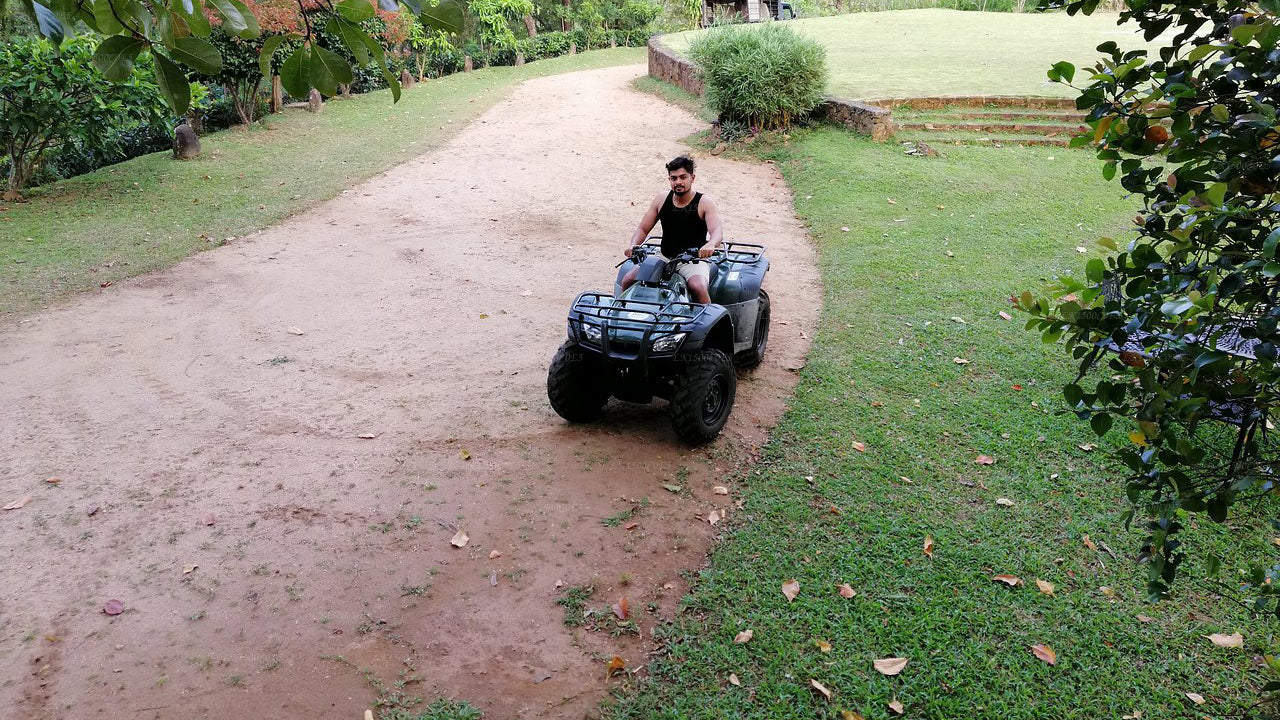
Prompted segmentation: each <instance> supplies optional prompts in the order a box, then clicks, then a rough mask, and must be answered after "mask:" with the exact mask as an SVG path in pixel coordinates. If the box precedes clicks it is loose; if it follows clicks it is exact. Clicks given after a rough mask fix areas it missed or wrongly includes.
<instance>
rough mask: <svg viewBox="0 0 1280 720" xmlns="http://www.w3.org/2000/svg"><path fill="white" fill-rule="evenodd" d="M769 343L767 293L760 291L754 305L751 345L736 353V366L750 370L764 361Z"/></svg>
mask: <svg viewBox="0 0 1280 720" xmlns="http://www.w3.org/2000/svg"><path fill="white" fill-rule="evenodd" d="M768 344H769V293H767V292H765V291H763V290H761V291H760V304H759V305H757V306H756V327H755V333H754V334H753V335H752V336H751V347H749V348H747V349H746V350H743V351H742V352H740V353H738V361H737V362H738V367H740V368H744V369H747V370H750V369H752V368H755V367H759V365H760V363H761V362H763V361H764V349H765V346H766V345H768Z"/></svg>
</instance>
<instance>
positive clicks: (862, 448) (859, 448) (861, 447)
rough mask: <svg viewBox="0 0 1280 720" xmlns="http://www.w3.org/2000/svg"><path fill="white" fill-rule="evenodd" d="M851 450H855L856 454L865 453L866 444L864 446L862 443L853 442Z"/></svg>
mask: <svg viewBox="0 0 1280 720" xmlns="http://www.w3.org/2000/svg"><path fill="white" fill-rule="evenodd" d="M853 449H854V450H857V451H858V452H866V451H867V444H866V443H864V442H857V441H855V442H854V443H853Z"/></svg>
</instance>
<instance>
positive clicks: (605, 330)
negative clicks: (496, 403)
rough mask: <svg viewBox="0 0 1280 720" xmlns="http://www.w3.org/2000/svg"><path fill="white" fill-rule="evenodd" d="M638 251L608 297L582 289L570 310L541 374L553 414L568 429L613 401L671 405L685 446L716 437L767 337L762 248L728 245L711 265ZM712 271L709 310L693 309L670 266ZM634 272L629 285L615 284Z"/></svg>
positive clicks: (690, 255)
mask: <svg viewBox="0 0 1280 720" xmlns="http://www.w3.org/2000/svg"><path fill="white" fill-rule="evenodd" d="M655 239H657V238H649V240H650V242H645V243H644V244H642V245H638V246H636V247H635V248H634V249H633V250H632V253H631V258H630V260H623V261H622V262H621V263H619V270H618V275H617V279H616V280H615V281H614V293H613V294H608V293H602V292H584V293H582V294H581V295H579V296H578V297H577V299H576V300H574V301H573V306H572V307H571V308H570V309H569V339H568V340H566V341H565V343H564V345H562V346H561V347H560V350H559V352H557V353H556V356H555V359H553V360H552V361H551V368H550V370H549V371H548V373H547V396H548V397H549V398H550V400H551V407H552V408H554V409H555V411H556V412H557V413H559V414H560V416H561V417H563V418H564V419H566V420H569V421H570V422H588V421H591V420H594V419H596V418H598V417H599V416H600V414H601V412H602V411H603V409H604V405H605V403H606V402H607V401H608V400H609V397H610V396H613V397H616V398H618V399H619V400H626V401H628V402H636V403H647V402H649V401H651V400H652V399H653V398H654V397H655V396H656V397H660V398H663V399H666V400H668V401H669V402H670V403H671V424H672V426H673V427H674V428H675V431H676V435H678V436H679V437H680V438H681V439H683V440H685V441H686V442H689V443H691V444H698V443H704V442H707V441H708V440H711V439H713V438H715V437H716V436H717V435H718V434H720V430H721V428H723V427H724V424H725V422H727V421H728V419H729V412H730V411H731V410H732V409H733V400H734V395H735V394H736V392H737V387H738V376H737V372H736V368H753V367H755V366H757V365H759V364H760V361H761V360H762V359H763V358H764V351H765V345H766V343H767V342H768V340H769V295H768V293H766V292H765V291H764V290H762V289H761V288H760V284H761V283H762V282H763V281H764V275H765V273H766V272H768V270H769V260H768V259H767V258H766V257H765V253H764V246H763V245H752V244H749V243H725V244H724V246H723V247H722V248H720V249H717V250H716V252H715V254H714V255H712V256H711V257H710V258H706V259H699V258H698V257H697V254H696V251H690V252H686V253H682V254H681V255H679V256H677V257H675V258H672V259H671V260H670V261H664V260H663V259H662V257H661V256H660V255H659V245H657V244H654V243H653V242H651V241H652V240H655ZM684 262H706V263H709V264H710V265H711V279H710V283H709V285H708V291H709V294H710V296H711V303H710V304H707V305H703V304H700V303H694V302H690V299H689V289H688V287H687V286H686V285H685V281H684V278H683V277H682V276H681V275H680V274H679V273H678V272H676V267H677V266H678V265H679V264H680V263H684ZM629 263H630V264H634V265H636V266H639V270H638V271H637V274H636V282H635V284H634V285H632V286H631V287H629V288H627V290H626V291H625V292H624V291H622V278H623V276H624V275H625V274H626V273H627V271H628V270H630V267H624V266H626V265H628V264H629Z"/></svg>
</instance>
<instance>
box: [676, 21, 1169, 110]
mask: <svg viewBox="0 0 1280 720" xmlns="http://www.w3.org/2000/svg"><path fill="white" fill-rule="evenodd" d="M1116 19H1117V15H1115V14H1108V13H1098V14H1095V15H1092V16H1088V17H1085V16H1076V17H1068V16H1067V15H1066V14H1065V13H1047V14H1040V13H994V12H965V11H960V10H943V9H937V8H932V9H923V10H895V11H891V12H873V13H854V14H852V15H838V16H834V17H823V18H801V19H799V20H794V21H788V22H789V24H790V25H791V27H794V28H795V29H796V30H798V31H799V32H801V33H803V34H805V35H808V36H809V37H812V38H814V39H816V40H818V41H819V42H821V43H822V44H823V45H824V46H825V47H826V48H827V67H828V69H829V70H830V72H831V78H830V81H829V82H828V84H827V92H828V93H830V94H832V95H838V96H841V97H847V98H855V99H865V100H874V99H882V98H906V97H931V96H937V95H950V96H956V95H1031V96H1051V97H1074V95H1075V93H1073V92H1072V90H1071V89H1070V88H1068V87H1066V86H1063V85H1059V84H1057V83H1050V82H1048V80H1047V78H1046V77H1045V71H1047V70H1048V69H1049V67H1050V66H1051V65H1053V63H1055V62H1057V61H1059V60H1069V61H1071V62H1073V63H1075V64H1076V66H1077V67H1090V66H1092V65H1093V64H1094V63H1095V62H1096V61H1097V58H1098V53H1097V52H1096V50H1095V48H1096V47H1097V46H1098V45H1099V44H1101V43H1103V42H1106V41H1108V40H1114V41H1115V42H1116V43H1117V44H1119V45H1120V47H1122V48H1124V49H1126V50H1136V49H1141V48H1155V47H1158V46H1159V45H1158V42H1159V41H1158V40H1157V42H1156V43H1146V42H1143V40H1142V36H1141V34H1139V33H1137V32H1135V31H1133V30H1130V29H1127V28H1122V27H1119V26H1117V25H1116ZM699 32H705V31H690V32H684V33H676V34H672V35H666V36H664V37H663V39H662V42H664V43H665V44H666V45H667V46H668V47H670V48H671V49H673V50H675V51H677V52H681V53H683V52H685V51H687V49H688V47H689V43H690V41H691V39H692V38H693V37H694V36H695V34H696V33H699ZM1086 77H1087V75H1086Z"/></svg>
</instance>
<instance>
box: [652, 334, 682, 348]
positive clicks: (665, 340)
mask: <svg viewBox="0 0 1280 720" xmlns="http://www.w3.org/2000/svg"><path fill="white" fill-rule="evenodd" d="M684 336H685V333H675V334H672V335H663V336H662V337H660V338H658V339H657V340H654V341H653V351H654V352H656V353H667V352H675V350H676V348H678V347H680V343H682V342H684Z"/></svg>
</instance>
